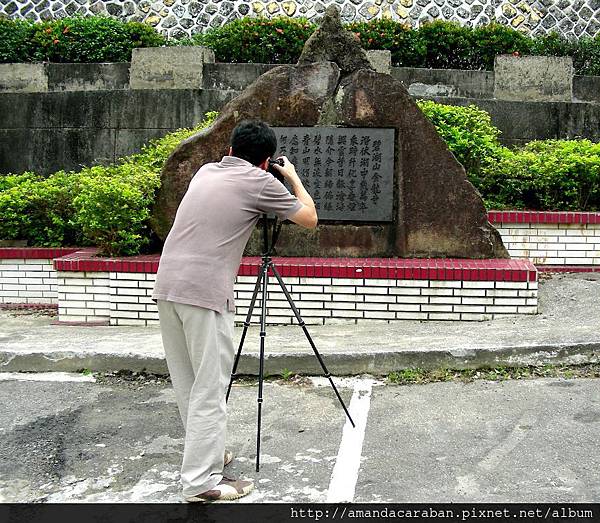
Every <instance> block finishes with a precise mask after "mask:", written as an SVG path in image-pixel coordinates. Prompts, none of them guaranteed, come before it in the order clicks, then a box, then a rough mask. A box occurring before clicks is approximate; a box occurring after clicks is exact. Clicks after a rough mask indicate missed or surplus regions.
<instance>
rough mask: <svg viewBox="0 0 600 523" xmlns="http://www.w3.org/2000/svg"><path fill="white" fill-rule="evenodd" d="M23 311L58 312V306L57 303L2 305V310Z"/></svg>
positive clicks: (0, 307) (0, 304) (0, 308)
mask: <svg viewBox="0 0 600 523" xmlns="http://www.w3.org/2000/svg"><path fill="white" fill-rule="evenodd" d="M2 309H3V310H21V309H34V310H40V309H56V310H58V304H56V303H0V310H2Z"/></svg>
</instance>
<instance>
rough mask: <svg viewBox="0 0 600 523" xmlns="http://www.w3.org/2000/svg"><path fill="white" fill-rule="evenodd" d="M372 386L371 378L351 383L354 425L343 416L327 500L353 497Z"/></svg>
mask: <svg viewBox="0 0 600 523" xmlns="http://www.w3.org/2000/svg"><path fill="white" fill-rule="evenodd" d="M372 390H373V380H361V381H359V382H357V383H355V385H354V393H353V394H352V399H351V400H350V406H349V407H348V410H349V411H350V415H351V416H352V419H353V420H354V423H355V424H356V427H354V428H353V427H352V425H351V424H350V421H349V420H348V419H346V424H345V425H344V431H343V433H342V441H341V443H340V449H339V451H338V455H337V458H336V460H335V466H334V467H333V472H332V474H331V481H330V482H329V489H328V491H327V503H344V502H351V501H353V500H354V490H355V489H356V481H357V480H358V471H359V469H360V458H361V455H362V446H363V440H364V438H365V430H366V428H367V419H368V417H369V409H370V407H371V391H372Z"/></svg>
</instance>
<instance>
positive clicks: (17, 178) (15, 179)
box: [0, 171, 41, 192]
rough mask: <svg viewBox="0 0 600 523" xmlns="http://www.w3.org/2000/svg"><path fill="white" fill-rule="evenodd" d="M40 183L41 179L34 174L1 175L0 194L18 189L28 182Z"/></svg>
mask: <svg viewBox="0 0 600 523" xmlns="http://www.w3.org/2000/svg"><path fill="white" fill-rule="evenodd" d="M29 180H32V181H38V180H41V178H40V177H39V176H38V175H37V174H35V173H33V172H29V171H28V172H24V173H22V174H3V175H0V192H2V191H6V190H7V189H12V188H13V187H17V186H19V185H21V184H23V183H25V182H26V181H29Z"/></svg>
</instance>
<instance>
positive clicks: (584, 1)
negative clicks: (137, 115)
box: [0, 0, 600, 37]
mask: <svg viewBox="0 0 600 523" xmlns="http://www.w3.org/2000/svg"><path fill="white" fill-rule="evenodd" d="M329 3H330V2H329V1H326V0H320V1H319V0H316V1H315V0H257V1H255V0H223V1H221V0H76V1H72V0H46V1H40V0H3V1H2V2H1V5H0V15H2V14H5V15H8V16H11V17H20V18H27V19H30V20H47V19H48V18H51V17H63V16H66V15H73V14H77V15H83V16H86V15H92V14H108V15H111V16H114V17H117V18H120V19H122V20H137V21H144V22H146V23H148V24H150V25H152V26H154V27H156V28H157V29H158V30H159V31H161V32H163V33H164V34H165V35H168V36H170V37H179V36H185V35H191V34H194V33H197V32H199V31H202V30H204V29H206V28H207V27H218V26H221V25H223V24H224V23H226V22H229V21H232V20H235V19H236V18H240V17H242V16H246V15H259V16H267V17H271V16H282V15H283V16H286V15H287V16H301V17H306V18H308V19H310V20H312V21H317V20H318V18H319V17H320V16H321V15H322V14H323V12H324V11H325V8H326V6H327V4H329ZM336 4H337V5H338V6H339V8H340V10H341V15H342V19H343V20H344V21H345V22H351V21H358V20H371V19H373V18H377V17H386V18H391V19H393V20H397V21H400V22H403V23H405V24H408V25H410V26H413V27H417V26H419V25H420V24H422V23H423V22H425V21H429V20H452V21H456V22H459V23H461V24H462V25H468V26H473V25H478V24H488V23H490V22H491V21H496V22H499V23H501V24H505V25H509V26H510V27H513V28H516V29H519V30H520V31H523V32H525V33H530V34H545V33H549V32H551V31H554V32H558V33H560V34H562V35H565V36H571V37H581V36H584V35H588V36H593V35H595V34H596V32H597V31H598V29H599V28H600V4H599V3H598V0H386V1H385V2H382V1H381V0H375V1H371V0H336Z"/></svg>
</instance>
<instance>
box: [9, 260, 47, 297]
mask: <svg viewBox="0 0 600 523" xmlns="http://www.w3.org/2000/svg"><path fill="white" fill-rule="evenodd" d="M56 292H57V280H56V272H55V271H54V268H53V266H52V260H47V259H46V260H24V259H6V260H4V259H0V303H49V304H55V303H57V294H56Z"/></svg>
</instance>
